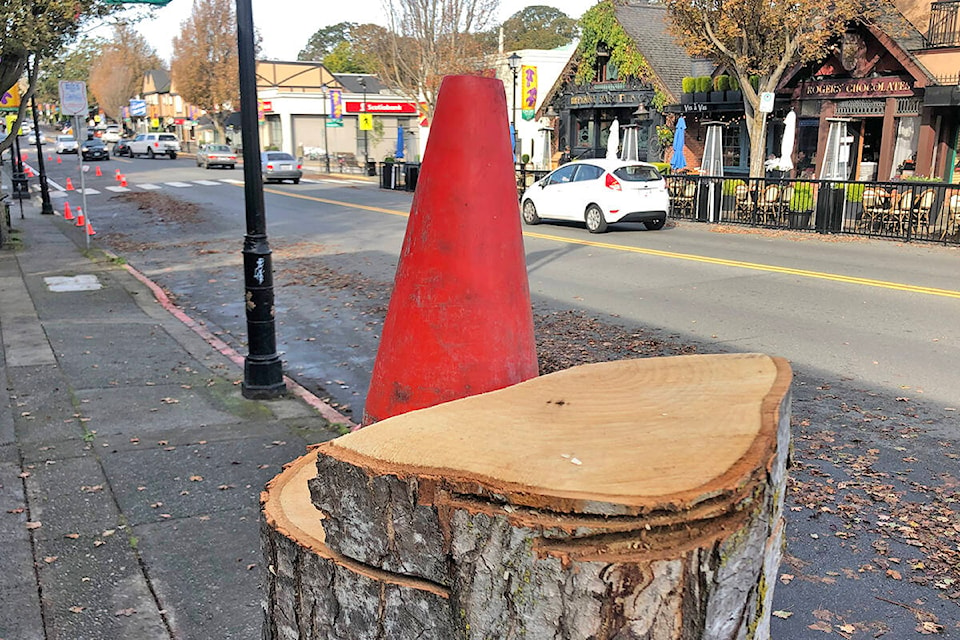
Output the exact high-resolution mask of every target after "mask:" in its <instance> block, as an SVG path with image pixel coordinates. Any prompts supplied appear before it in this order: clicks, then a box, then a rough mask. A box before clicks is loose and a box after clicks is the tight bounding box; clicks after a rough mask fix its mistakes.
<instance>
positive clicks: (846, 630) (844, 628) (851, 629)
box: [837, 624, 857, 633]
mask: <svg viewBox="0 0 960 640" xmlns="http://www.w3.org/2000/svg"><path fill="white" fill-rule="evenodd" d="M837 629H839V630H840V631H843V632H844V633H853V632H854V631H856V630H857V628H856V627H855V626H853V625H852V624H841V625H837Z"/></svg>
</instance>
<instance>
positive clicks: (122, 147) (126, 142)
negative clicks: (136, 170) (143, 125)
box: [113, 138, 133, 158]
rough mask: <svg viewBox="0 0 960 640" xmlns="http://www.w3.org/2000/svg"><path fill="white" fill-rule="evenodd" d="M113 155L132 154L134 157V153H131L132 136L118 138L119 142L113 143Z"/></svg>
mask: <svg viewBox="0 0 960 640" xmlns="http://www.w3.org/2000/svg"><path fill="white" fill-rule="evenodd" d="M113 155H115V156H130V157H131V158H132V157H133V154H132V153H130V138H120V139H119V140H117V144H115V145H113Z"/></svg>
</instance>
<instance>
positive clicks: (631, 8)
mask: <svg viewBox="0 0 960 640" xmlns="http://www.w3.org/2000/svg"><path fill="white" fill-rule="evenodd" d="M614 12H615V15H616V17H617V21H618V22H619V23H620V25H621V26H622V27H623V29H624V31H626V32H627V35H628V36H630V37H631V38H632V39H633V41H634V43H635V44H636V45H637V49H639V50H640V53H642V54H643V57H644V58H645V59H646V60H647V64H649V65H650V68H651V69H653V72H654V73H655V74H656V75H657V77H658V78H659V79H660V82H661V83H662V85H663V88H665V89H666V90H667V91H668V92H669V93H670V94H671V96H672V97H673V98H674V99H676V98H677V97H678V96H679V95H680V93H681V84H682V80H683V78H684V77H685V76H689V75H690V65H691V63H692V59H691V57H690V54H688V53H687V52H686V50H685V49H684V48H683V47H681V46H680V45H679V44H678V43H677V41H676V40H674V38H673V36H672V35H671V34H670V31H669V25H670V19H669V17H668V15H667V9H666V8H665V7H664V6H663V5H662V4H656V3H653V2H650V1H649V0H629V1H628V2H627V3H626V4H615V5H614Z"/></svg>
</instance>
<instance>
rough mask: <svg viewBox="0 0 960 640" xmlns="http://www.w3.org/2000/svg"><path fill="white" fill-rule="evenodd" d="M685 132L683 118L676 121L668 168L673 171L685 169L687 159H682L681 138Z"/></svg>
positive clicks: (685, 122)
mask: <svg viewBox="0 0 960 640" xmlns="http://www.w3.org/2000/svg"><path fill="white" fill-rule="evenodd" d="M686 131H687V121H686V120H685V119H684V117H683V116H680V119H679V120H677V130H676V131H674V132H673V157H671V158H670V168H671V169H672V170H674V171H678V170H680V169H686V168H687V159H686V158H684V157H683V138H684V136H685V135H686Z"/></svg>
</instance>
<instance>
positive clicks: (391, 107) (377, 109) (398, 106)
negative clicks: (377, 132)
mask: <svg viewBox="0 0 960 640" xmlns="http://www.w3.org/2000/svg"><path fill="white" fill-rule="evenodd" d="M344 104H345V105H346V109H344V111H346V112H347V113H411V114H413V113H416V112H417V105H415V104H414V103H412V102H374V101H373V100H367V108H366V109H361V108H360V107H361V105H362V104H363V103H362V102H350V101H347V102H344Z"/></svg>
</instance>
